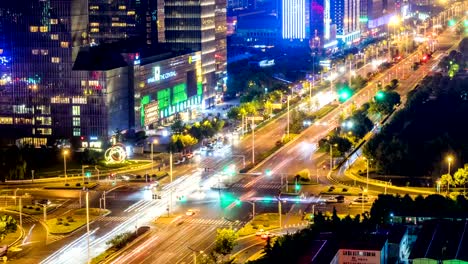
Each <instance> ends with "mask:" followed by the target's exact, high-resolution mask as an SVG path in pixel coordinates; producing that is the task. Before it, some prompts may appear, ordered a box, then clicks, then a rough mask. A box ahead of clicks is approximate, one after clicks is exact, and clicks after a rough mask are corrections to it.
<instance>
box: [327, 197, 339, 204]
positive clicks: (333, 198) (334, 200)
mask: <svg viewBox="0 0 468 264" xmlns="http://www.w3.org/2000/svg"><path fill="white" fill-rule="evenodd" d="M325 202H326V203H337V202H338V199H336V198H335V197H330V198H328V199H327V200H325Z"/></svg>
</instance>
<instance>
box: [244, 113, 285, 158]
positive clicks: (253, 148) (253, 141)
mask: <svg viewBox="0 0 468 264" xmlns="http://www.w3.org/2000/svg"><path fill="white" fill-rule="evenodd" d="M288 114H289V112H288ZM254 164H255V119H254V118H252V165H254Z"/></svg>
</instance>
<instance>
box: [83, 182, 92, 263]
mask: <svg viewBox="0 0 468 264" xmlns="http://www.w3.org/2000/svg"><path fill="white" fill-rule="evenodd" d="M83 191H84V192H86V241H87V248H88V259H87V260H88V261H87V262H88V263H91V248H90V247H89V190H88V188H85V187H83Z"/></svg>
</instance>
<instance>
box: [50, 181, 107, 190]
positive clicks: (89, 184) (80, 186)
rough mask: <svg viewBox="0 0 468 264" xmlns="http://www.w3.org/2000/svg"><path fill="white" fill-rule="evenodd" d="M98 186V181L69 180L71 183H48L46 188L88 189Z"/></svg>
mask: <svg viewBox="0 0 468 264" xmlns="http://www.w3.org/2000/svg"><path fill="white" fill-rule="evenodd" d="M96 186H98V183H97V182H85V183H84V184H83V183H82V182H76V181H74V182H69V183H57V184H51V185H46V186H45V187H44V189H52V190H81V189H83V188H86V189H93V188H95V187H96Z"/></svg>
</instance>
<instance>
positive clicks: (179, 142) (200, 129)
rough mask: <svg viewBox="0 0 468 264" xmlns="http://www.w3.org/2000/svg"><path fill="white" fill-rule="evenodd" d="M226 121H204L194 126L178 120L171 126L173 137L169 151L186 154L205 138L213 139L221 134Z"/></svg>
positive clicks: (216, 119)
mask: <svg viewBox="0 0 468 264" xmlns="http://www.w3.org/2000/svg"><path fill="white" fill-rule="evenodd" d="M224 125H225V121H224V120H222V119H219V118H213V119H211V120H210V119H208V118H206V119H204V120H202V121H201V122H195V123H194V124H192V125H188V124H184V123H183V122H182V120H179V119H178V120H176V121H175V122H174V123H173V124H172V125H171V130H172V133H173V135H172V137H171V142H170V143H169V146H168V150H169V151H172V152H184V151H185V150H189V149H190V148H191V147H192V146H194V145H196V144H197V143H198V142H199V141H201V140H203V139H205V138H211V137H213V136H215V135H216V133H218V132H220V131H221V130H222V129H223V127H224Z"/></svg>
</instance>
